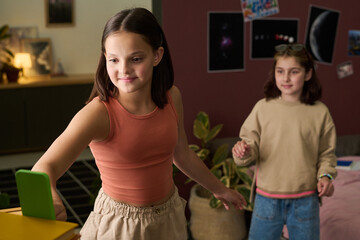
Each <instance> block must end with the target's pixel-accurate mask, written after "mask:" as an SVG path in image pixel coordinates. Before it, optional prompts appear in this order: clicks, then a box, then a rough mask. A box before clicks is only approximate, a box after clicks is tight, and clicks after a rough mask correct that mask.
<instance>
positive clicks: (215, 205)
mask: <svg viewBox="0 0 360 240" xmlns="http://www.w3.org/2000/svg"><path fill="white" fill-rule="evenodd" d="M219 206H221V201H220V200H219V199H217V198H215V197H214V196H212V197H211V198H210V207H212V208H218V207H219Z"/></svg>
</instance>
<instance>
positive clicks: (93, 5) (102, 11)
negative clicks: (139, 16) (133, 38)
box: [0, 0, 152, 74]
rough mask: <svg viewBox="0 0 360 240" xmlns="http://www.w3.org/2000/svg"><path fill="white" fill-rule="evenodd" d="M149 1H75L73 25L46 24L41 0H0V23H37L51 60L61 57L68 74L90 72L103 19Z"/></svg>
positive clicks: (94, 63) (30, 24)
mask: <svg viewBox="0 0 360 240" xmlns="http://www.w3.org/2000/svg"><path fill="white" fill-rule="evenodd" d="M151 3H152V1H151V0H75V26H73V27H52V28H50V27H46V26H45V0H0V26H2V25H4V24H8V25H9V26H10V27H25V26H37V28H38V33H39V37H40V38H50V39H51V43H52V50H53V60H54V61H56V60H57V59H61V62H62V65H63V67H64V70H65V72H66V73H68V74H83V73H94V72H95V71H96V66H97V62H98V59H99V54H100V40H101V35H102V31H103V27H104V26H105V23H106V21H107V20H108V18H110V17H111V16H112V15H114V14H115V13H117V12H118V11H120V10H122V9H124V8H130V7H145V8H147V9H149V10H151Z"/></svg>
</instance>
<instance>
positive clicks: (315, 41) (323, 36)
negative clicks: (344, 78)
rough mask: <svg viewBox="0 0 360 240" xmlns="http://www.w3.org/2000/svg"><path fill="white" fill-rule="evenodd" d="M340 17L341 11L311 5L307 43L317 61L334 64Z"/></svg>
mask: <svg viewBox="0 0 360 240" xmlns="http://www.w3.org/2000/svg"><path fill="white" fill-rule="evenodd" d="M339 17H340V12H339V11H334V10H330V9H325V8H320V7H316V6H310V8H309V18H308V22H307V29H306V38H305V44H306V49H308V50H309V52H310V54H311V55H312V56H313V57H314V60H315V61H317V62H320V63H326V64H332V60H333V53H334V47H335V38H336V32H337V27H338V21H339Z"/></svg>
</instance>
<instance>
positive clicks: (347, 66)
mask: <svg viewBox="0 0 360 240" xmlns="http://www.w3.org/2000/svg"><path fill="white" fill-rule="evenodd" d="M336 72H337V75H338V78H339V79H341V78H344V77H347V76H350V75H353V74H354V69H353V64H352V62H351V61H347V62H343V63H341V64H339V65H337V66H336Z"/></svg>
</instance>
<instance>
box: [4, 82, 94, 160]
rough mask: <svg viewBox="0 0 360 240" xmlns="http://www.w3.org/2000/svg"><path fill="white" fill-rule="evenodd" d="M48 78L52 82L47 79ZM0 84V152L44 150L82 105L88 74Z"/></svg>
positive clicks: (87, 93) (87, 86) (86, 90)
mask: <svg viewBox="0 0 360 240" xmlns="http://www.w3.org/2000/svg"><path fill="white" fill-rule="evenodd" d="M47 81H52V82H50V83H49V82H47ZM47 81H46V82H43V84H41V83H39V82H36V83H34V84H32V85H22V84H18V86H15V85H11V86H8V87H6V86H3V85H2V86H1V87H0V153H1V154H4V153H13V152H23V151H34V150H44V149H46V148H48V147H49V146H50V145H51V143H52V142H53V141H54V140H55V139H56V138H57V137H58V136H59V135H60V134H61V133H62V132H63V131H64V130H65V128H66V126H67V125H68V124H69V122H70V121H71V119H72V118H73V116H74V115H75V114H76V113H77V112H78V111H79V110H80V109H81V108H82V107H83V106H84V105H85V101H86V100H87V99H88V97H89V95H90V92H91V89H92V85H93V84H92V82H93V77H92V76H91V75H84V76H83V75H81V77H80V76H68V77H62V78H60V79H55V80H54V79H50V80H47Z"/></svg>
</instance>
